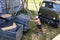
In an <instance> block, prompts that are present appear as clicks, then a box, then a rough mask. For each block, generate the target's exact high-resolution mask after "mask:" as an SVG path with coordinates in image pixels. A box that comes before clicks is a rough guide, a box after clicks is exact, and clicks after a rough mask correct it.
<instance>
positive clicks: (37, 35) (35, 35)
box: [22, 0, 60, 40]
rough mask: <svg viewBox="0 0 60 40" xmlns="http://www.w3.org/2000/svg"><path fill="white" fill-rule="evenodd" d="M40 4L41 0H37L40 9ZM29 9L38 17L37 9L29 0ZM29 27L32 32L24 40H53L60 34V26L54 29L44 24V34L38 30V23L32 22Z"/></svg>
mask: <svg viewBox="0 0 60 40" xmlns="http://www.w3.org/2000/svg"><path fill="white" fill-rule="evenodd" d="M40 2H41V0H38V1H37V0H36V4H37V7H38V9H39V3H40ZM28 9H29V11H31V12H32V15H33V16H36V7H35V5H34V2H33V0H28ZM29 27H30V30H29V31H28V32H27V33H26V34H24V35H23V38H22V40H52V39H53V38H54V37H55V36H56V35H58V34H60V26H59V28H52V27H50V26H47V25H46V24H42V29H43V31H44V32H45V33H44V34H41V31H40V30H39V29H37V28H36V23H34V22H30V23H29Z"/></svg>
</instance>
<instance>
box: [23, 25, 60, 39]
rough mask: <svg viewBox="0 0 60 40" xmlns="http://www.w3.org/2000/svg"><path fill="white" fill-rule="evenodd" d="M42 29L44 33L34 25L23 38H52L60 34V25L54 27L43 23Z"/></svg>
mask: <svg viewBox="0 0 60 40" xmlns="http://www.w3.org/2000/svg"><path fill="white" fill-rule="evenodd" d="M34 25H35V24H34ZM42 30H43V33H42V32H41V31H40V30H39V29H36V27H35V28H34V27H32V28H31V30H30V31H29V32H28V33H26V34H25V35H24V36H23V40H52V39H53V38H54V37H55V36H56V35H58V34H60V27H59V28H53V27H50V26H47V25H46V24H44V25H42Z"/></svg>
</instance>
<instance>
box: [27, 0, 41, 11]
mask: <svg viewBox="0 0 60 40" xmlns="http://www.w3.org/2000/svg"><path fill="white" fill-rule="evenodd" d="M35 2H36V6H37V8H38V9H39V3H40V2H42V0H35ZM28 9H29V10H34V11H36V10H37V9H36V7H35V3H34V0H28Z"/></svg>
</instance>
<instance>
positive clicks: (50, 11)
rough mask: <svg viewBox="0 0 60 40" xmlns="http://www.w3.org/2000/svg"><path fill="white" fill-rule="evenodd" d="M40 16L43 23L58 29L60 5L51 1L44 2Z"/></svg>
mask: <svg viewBox="0 0 60 40" xmlns="http://www.w3.org/2000/svg"><path fill="white" fill-rule="evenodd" d="M38 15H39V18H40V20H41V22H43V23H46V24H47V25H50V26H52V27H55V28H58V25H59V22H60V4H58V3H56V2H51V1H43V4H42V6H41V7H40V9H39V12H38Z"/></svg>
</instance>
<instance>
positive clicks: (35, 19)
mask: <svg viewBox="0 0 60 40" xmlns="http://www.w3.org/2000/svg"><path fill="white" fill-rule="evenodd" d="M31 21H33V22H35V23H36V27H37V29H39V30H40V31H42V24H41V21H40V19H39V17H38V16H35V18H33V19H32V20H31Z"/></svg>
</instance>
